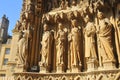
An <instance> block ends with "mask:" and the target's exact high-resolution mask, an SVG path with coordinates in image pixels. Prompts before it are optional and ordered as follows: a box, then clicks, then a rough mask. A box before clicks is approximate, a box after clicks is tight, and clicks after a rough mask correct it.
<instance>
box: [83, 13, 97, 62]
mask: <svg viewBox="0 0 120 80" xmlns="http://www.w3.org/2000/svg"><path fill="white" fill-rule="evenodd" d="M85 23H86V27H85V28H84V34H85V57H86V58H87V59H88V60H96V59H97V55H96V49H95V47H96V46H95V34H96V28H95V25H94V24H93V22H91V21H90V18H89V16H88V15H87V16H86V17H85Z"/></svg>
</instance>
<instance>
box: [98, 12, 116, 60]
mask: <svg viewBox="0 0 120 80" xmlns="http://www.w3.org/2000/svg"><path fill="white" fill-rule="evenodd" d="M97 16H98V19H99V26H98V27H99V29H98V31H97V33H98V36H97V37H98V39H99V40H98V43H99V55H100V56H101V57H102V61H103V62H105V61H112V62H113V61H115V59H114V54H113V46H112V24H111V23H110V21H109V19H108V18H105V17H104V14H103V13H102V12H98V14H97Z"/></svg>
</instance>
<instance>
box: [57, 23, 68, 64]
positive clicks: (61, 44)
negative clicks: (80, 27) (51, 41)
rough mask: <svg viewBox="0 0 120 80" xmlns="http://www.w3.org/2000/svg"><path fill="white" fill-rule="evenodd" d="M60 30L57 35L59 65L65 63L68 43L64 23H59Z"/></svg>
mask: <svg viewBox="0 0 120 80" xmlns="http://www.w3.org/2000/svg"><path fill="white" fill-rule="evenodd" d="M58 28H59V30H58V32H57V36H56V40H57V46H56V48H57V66H59V65H63V64H64V60H63V57H64V53H65V47H66V46H65V44H66V32H65V31H64V30H63V25H62V24H61V23H59V25H58Z"/></svg>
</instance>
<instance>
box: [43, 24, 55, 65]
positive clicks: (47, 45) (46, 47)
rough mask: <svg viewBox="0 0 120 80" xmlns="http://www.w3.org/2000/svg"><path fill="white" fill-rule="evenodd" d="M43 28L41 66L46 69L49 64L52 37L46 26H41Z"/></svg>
mask: <svg viewBox="0 0 120 80" xmlns="http://www.w3.org/2000/svg"><path fill="white" fill-rule="evenodd" d="M43 28H44V33H43V37H42V42H41V45H42V49H41V56H42V59H41V65H42V66H44V67H46V66H49V65H50V64H51V60H50V57H51V48H52V47H51V46H52V41H53V36H52V34H51V32H50V31H49V29H48V25H47V24H44V26H43Z"/></svg>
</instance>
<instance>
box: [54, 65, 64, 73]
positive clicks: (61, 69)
mask: <svg viewBox="0 0 120 80" xmlns="http://www.w3.org/2000/svg"><path fill="white" fill-rule="evenodd" d="M63 72H64V65H59V66H57V71H56V73H63Z"/></svg>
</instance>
